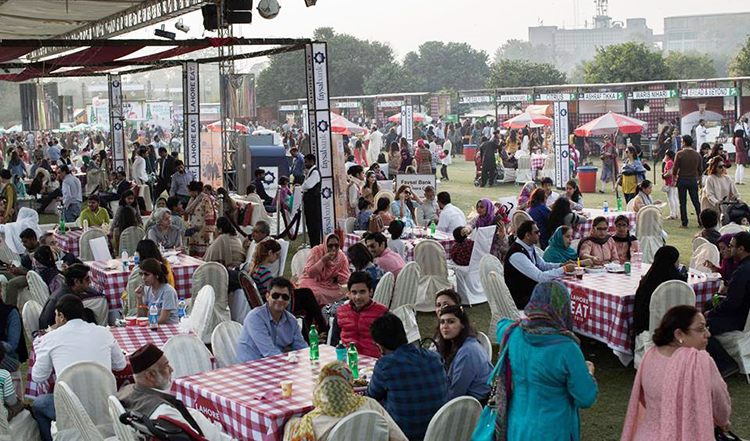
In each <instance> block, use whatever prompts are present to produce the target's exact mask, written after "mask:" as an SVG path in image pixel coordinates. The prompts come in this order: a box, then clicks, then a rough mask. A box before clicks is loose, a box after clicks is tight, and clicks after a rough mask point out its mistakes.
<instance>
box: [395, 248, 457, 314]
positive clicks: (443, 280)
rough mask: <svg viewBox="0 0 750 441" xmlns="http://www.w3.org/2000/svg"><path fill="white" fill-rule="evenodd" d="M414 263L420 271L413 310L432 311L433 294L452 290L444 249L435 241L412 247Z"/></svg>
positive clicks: (433, 304) (433, 303) (433, 307)
mask: <svg viewBox="0 0 750 441" xmlns="http://www.w3.org/2000/svg"><path fill="white" fill-rule="evenodd" d="M414 262H416V263H417V264H419V269H420V270H421V276H420V277H419V285H418V286H417V301H416V307H415V308H416V310H417V311H419V312H429V311H433V310H434V309H435V294H436V293H438V292H440V291H442V290H444V289H448V288H453V285H452V284H451V282H450V280H449V279H448V264H447V263H446V262H447V259H446V257H445V249H444V248H443V246H442V245H441V244H440V243H439V242H438V241H436V240H423V241H422V242H419V243H418V244H417V246H415V247H414ZM399 277H400V273H399Z"/></svg>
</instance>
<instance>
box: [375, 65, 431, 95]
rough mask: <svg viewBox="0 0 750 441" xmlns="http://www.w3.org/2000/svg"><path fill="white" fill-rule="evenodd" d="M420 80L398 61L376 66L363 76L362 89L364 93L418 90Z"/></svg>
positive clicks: (419, 89)
mask: <svg viewBox="0 0 750 441" xmlns="http://www.w3.org/2000/svg"><path fill="white" fill-rule="evenodd" d="M421 84H422V81H421V79H419V78H414V76H412V75H411V74H410V73H408V72H406V71H405V69H404V68H403V67H402V66H401V65H400V64H398V63H395V62H394V63H390V64H384V65H382V66H378V67H376V68H375V70H374V71H373V72H372V74H370V75H368V76H367V77H365V81H364V85H363V86H362V89H363V91H364V93H365V95H377V94H381V93H398V92H420V91H421V90H422V89H421Z"/></svg>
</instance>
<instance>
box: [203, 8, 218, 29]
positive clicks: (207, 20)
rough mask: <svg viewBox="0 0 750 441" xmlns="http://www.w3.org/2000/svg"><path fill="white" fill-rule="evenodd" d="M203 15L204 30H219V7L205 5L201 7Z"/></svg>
mask: <svg viewBox="0 0 750 441" xmlns="http://www.w3.org/2000/svg"><path fill="white" fill-rule="evenodd" d="M201 12H202V13H203V28H205V29H206V30H207V31H215V30H218V29H219V6H218V5H205V6H202V7H201Z"/></svg>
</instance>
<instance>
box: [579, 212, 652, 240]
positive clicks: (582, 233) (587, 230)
mask: <svg viewBox="0 0 750 441" xmlns="http://www.w3.org/2000/svg"><path fill="white" fill-rule="evenodd" d="M583 211H584V212H585V213H586V214H587V215H588V220H587V221H586V222H584V223H582V224H578V225H577V226H576V228H575V231H573V239H583V238H584V237H586V236H588V235H590V234H591V226H592V224H593V222H594V219H595V218H597V217H599V216H604V217H605V218H607V222H608V223H609V229H610V231H614V230H615V219H617V216H619V215H621V214H624V215H625V216H627V217H628V221H629V222H630V231H632V232H635V221H636V219H637V217H638V213H636V212H635V211H617V206H615V207H614V211H613V209H612V207H610V209H609V211H608V212H607V213H605V212H604V210H599V209H591V208H584V209H583Z"/></svg>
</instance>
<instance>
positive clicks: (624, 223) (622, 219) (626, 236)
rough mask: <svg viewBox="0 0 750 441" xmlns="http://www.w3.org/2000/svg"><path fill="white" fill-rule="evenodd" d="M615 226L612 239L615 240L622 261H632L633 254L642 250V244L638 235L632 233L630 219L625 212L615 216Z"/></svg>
mask: <svg viewBox="0 0 750 441" xmlns="http://www.w3.org/2000/svg"><path fill="white" fill-rule="evenodd" d="M615 228H616V230H615V235H614V236H612V239H613V240H614V241H615V248H616V249H617V256H618V258H619V260H620V263H625V262H630V260H631V259H632V258H633V254H635V253H638V252H640V251H641V244H640V243H639V242H638V238H637V237H635V236H633V235H632V234H630V220H629V219H628V217H627V216H625V215H624V214H621V215H619V216H617V217H616V218H615Z"/></svg>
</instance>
